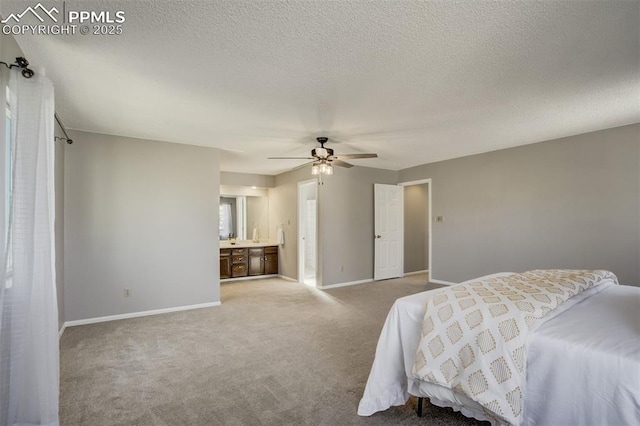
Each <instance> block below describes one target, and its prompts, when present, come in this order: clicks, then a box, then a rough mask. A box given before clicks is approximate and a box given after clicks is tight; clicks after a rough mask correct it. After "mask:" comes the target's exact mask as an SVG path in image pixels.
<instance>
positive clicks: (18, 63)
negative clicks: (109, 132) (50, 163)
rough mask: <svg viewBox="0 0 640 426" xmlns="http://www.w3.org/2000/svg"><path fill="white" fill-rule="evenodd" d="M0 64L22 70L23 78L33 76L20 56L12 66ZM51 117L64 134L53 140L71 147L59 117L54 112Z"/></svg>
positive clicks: (25, 60) (26, 62)
mask: <svg viewBox="0 0 640 426" xmlns="http://www.w3.org/2000/svg"><path fill="white" fill-rule="evenodd" d="M0 64H2V65H4V66H5V67H7V68H9V69H11V68H22V76H23V77H24V78H31V77H33V75H34V72H33V70H32V69H30V68H29V61H27V59H26V58H23V57H21V56H20V57H17V58H16V62H15V63H14V64H8V63H6V62H2V61H0ZM53 116H54V117H55V119H56V122H57V123H58V126H60V129H61V130H62V133H64V136H65V137H64V138H62V137H60V136H55V137H54V139H55V140H63V141H66V142H67V143H68V144H69V145H71V144H72V143H73V139H71V138H70V137H69V134H68V133H67V129H66V128H65V127H64V124H62V121H61V120H60V117H58V114H57V113H55V112H54V113H53Z"/></svg>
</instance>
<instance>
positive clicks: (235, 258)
mask: <svg viewBox="0 0 640 426" xmlns="http://www.w3.org/2000/svg"><path fill="white" fill-rule="evenodd" d="M231 259H232V262H233V263H234V264H235V263H247V256H246V255H244V254H243V255H242V256H235V255H234V256H233V257H232V258H231Z"/></svg>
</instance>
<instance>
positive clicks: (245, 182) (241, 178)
mask: <svg viewBox="0 0 640 426" xmlns="http://www.w3.org/2000/svg"><path fill="white" fill-rule="evenodd" d="M220 184H221V185H231V186H249V187H251V186H257V187H258V188H273V187H274V186H275V176H269V175H256V174H251V173H233V172H220Z"/></svg>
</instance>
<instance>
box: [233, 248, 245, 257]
mask: <svg viewBox="0 0 640 426" xmlns="http://www.w3.org/2000/svg"><path fill="white" fill-rule="evenodd" d="M231 254H232V255H234V256H246V255H247V249H246V248H241V249H232V250H231Z"/></svg>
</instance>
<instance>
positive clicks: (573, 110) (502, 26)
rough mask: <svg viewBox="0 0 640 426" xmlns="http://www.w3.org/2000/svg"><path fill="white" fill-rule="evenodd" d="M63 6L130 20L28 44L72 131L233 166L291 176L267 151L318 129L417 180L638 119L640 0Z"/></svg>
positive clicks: (295, 149) (16, 7)
mask: <svg viewBox="0 0 640 426" xmlns="http://www.w3.org/2000/svg"><path fill="white" fill-rule="evenodd" d="M27 3H29V2H27ZM31 3H32V2H31ZM43 3H44V4H45V5H51V4H53V2H47V1H43ZM25 4H26V3H25V2H8V1H4V0H3V2H2V6H1V8H2V9H1V10H0V12H2V14H3V15H4V16H7V14H8V13H10V12H16V11H20V10H22V9H24V6H25ZM57 4H60V2H57ZM66 7H67V9H68V10H73V9H74V8H75V9H84V10H92V9H94V10H110V11H115V10H118V9H121V10H124V11H125V13H126V22H125V23H124V24H123V29H124V34H123V35H120V36H91V35H87V36H81V35H75V36H19V37H17V40H18V43H19V44H20V46H21V47H22V48H23V50H24V52H25V54H26V55H27V57H28V59H29V60H30V61H31V62H32V63H33V64H37V65H41V66H44V67H46V69H47V72H48V75H49V76H50V78H51V79H52V80H53V82H54V84H55V87H56V96H57V99H56V102H57V110H58V112H59V114H60V116H61V117H62V119H63V121H64V122H65V124H66V125H67V127H69V128H73V129H80V130H87V131H92V132H100V133H108V134H114V135H125V136H133V137H138V138H148V139H157V140H161V141H171V142H178V143H186V144H195V145H205V146H212V147H217V148H222V149H225V150H227V151H225V152H224V155H223V157H222V158H223V160H222V169H223V170H226V171H237V172H248V173H265V174H275V173H278V172H282V171H284V170H287V169H288V168H290V167H293V166H295V165H298V164H300V163H301V162H295V161H267V160H265V158H266V157H268V156H282V155H286V156H290V155H306V154H308V151H309V150H310V149H311V148H312V147H313V146H312V145H313V144H312V142H311V141H312V138H313V137H315V136H318V135H327V136H330V137H334V138H335V139H338V140H340V141H341V143H340V144H337V143H336V144H335V145H333V148H335V150H336V152H338V153H340V152H343V153H344V152H370V151H373V152H377V153H378V154H379V156H380V158H378V159H373V160H354V161H353V162H354V163H357V164H359V165H366V166H371V167H379V168H386V169H402V168H406V167H410V166H414V165H418V164H423V163H428V162H434V161H440V160H445V159H449V158H455V157H460V156H464V155H470V154H475V153H480V152H487V151H492V150H496V149H501V148H506V147H510V146H517V145H523V144H528V143H534V142H539V141H544V140H549V139H554V138H558V137H563V136H569V135H574V134H579V133H584V132H589V131H593V130H598V129H603V128H609V127H615V126H619V125H624V124H628V123H634V122H640V3H639V2H637V1H634V2H625V1H589V2H585V1H535V2H534V1H530V2H523V1H513V2H506V1H503V2H476V1H440V2H425V1H373V2H371V1H366V2H365V1H361V2H354V1H334V2H321V1H317V2H309V1H305V2H297V1H287V2H284V1H278V2H273V1H266V2H254V1H247V2H242V1H228V2H218V1H216V2H213V1H211V2H205V1H200V2H195V1H135V2H134V1H128V2H124V1H120V2H118V1H82V2H77V1H75V2H74V1H69V0H68V1H67V2H66Z"/></svg>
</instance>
